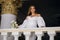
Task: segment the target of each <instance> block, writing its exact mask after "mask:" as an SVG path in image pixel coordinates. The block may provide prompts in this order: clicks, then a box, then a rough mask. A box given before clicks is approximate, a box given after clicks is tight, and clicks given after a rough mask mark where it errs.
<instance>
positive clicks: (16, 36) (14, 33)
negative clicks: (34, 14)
mask: <svg viewBox="0 0 60 40" xmlns="http://www.w3.org/2000/svg"><path fill="white" fill-rule="evenodd" d="M12 35H13V36H14V40H18V37H19V32H12Z"/></svg>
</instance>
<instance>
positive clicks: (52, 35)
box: [48, 31, 56, 40]
mask: <svg viewBox="0 0 60 40" xmlns="http://www.w3.org/2000/svg"><path fill="white" fill-rule="evenodd" d="M48 35H49V36H50V38H49V40H54V36H55V35H56V33H55V31H48Z"/></svg>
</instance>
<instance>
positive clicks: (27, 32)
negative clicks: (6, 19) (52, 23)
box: [0, 27, 60, 40]
mask: <svg viewBox="0 0 60 40" xmlns="http://www.w3.org/2000/svg"><path fill="white" fill-rule="evenodd" d="M57 31H58V32H60V27H44V28H33V29H30V28H29V29H28V28H22V29H0V33H1V35H2V36H3V40H7V33H9V32H11V34H12V35H13V36H14V40H18V37H19V33H20V32H23V34H24V35H25V40H29V37H30V35H31V32H35V35H36V36H37V40H42V36H43V35H44V32H47V33H48V35H49V37H50V39H49V40H54V36H55V35H56V32H57Z"/></svg>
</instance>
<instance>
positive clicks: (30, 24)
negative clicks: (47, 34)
mask: <svg viewBox="0 0 60 40" xmlns="http://www.w3.org/2000/svg"><path fill="white" fill-rule="evenodd" d="M37 25H38V28H40V27H45V21H44V19H43V17H42V16H41V15H40V14H38V13H37V12H36V8H35V6H33V5H32V6H30V8H29V10H28V16H27V17H26V19H25V20H24V22H23V24H21V25H20V26H19V28H37ZM35 39H36V35H35V33H34V32H32V33H31V35H30V40H35Z"/></svg>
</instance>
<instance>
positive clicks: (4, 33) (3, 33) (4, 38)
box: [1, 32, 7, 40]
mask: <svg viewBox="0 0 60 40" xmlns="http://www.w3.org/2000/svg"><path fill="white" fill-rule="evenodd" d="M1 35H2V36H3V40H7V32H2V33H1Z"/></svg>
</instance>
